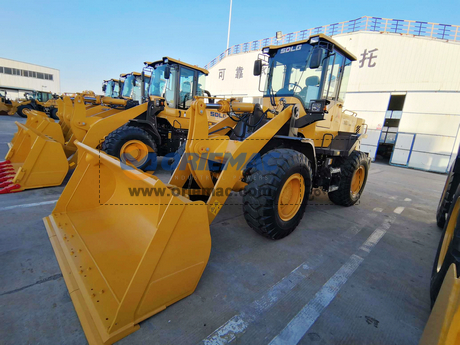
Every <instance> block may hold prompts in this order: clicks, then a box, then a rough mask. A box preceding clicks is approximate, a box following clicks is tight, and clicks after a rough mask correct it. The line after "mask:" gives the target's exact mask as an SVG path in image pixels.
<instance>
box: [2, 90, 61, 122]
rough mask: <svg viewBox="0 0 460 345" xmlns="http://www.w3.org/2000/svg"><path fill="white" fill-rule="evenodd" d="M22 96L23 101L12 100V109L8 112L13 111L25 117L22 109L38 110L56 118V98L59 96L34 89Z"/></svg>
mask: <svg viewBox="0 0 460 345" xmlns="http://www.w3.org/2000/svg"><path fill="white" fill-rule="evenodd" d="M24 96H25V100H24V101H18V102H13V109H11V111H10V113H11V112H13V111H14V112H15V113H17V114H18V115H19V116H21V117H27V115H26V114H25V113H24V110H26V109H28V110H38V111H42V112H44V113H46V114H48V115H49V116H50V117H51V118H53V119H55V120H58V117H57V115H56V113H57V107H56V99H57V98H59V97H58V96H57V95H55V94H52V93H51V92H44V91H34V92H26V93H25V94H24ZM13 114H14V113H13Z"/></svg>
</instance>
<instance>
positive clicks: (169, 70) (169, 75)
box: [165, 66, 171, 79]
mask: <svg viewBox="0 0 460 345" xmlns="http://www.w3.org/2000/svg"><path fill="white" fill-rule="evenodd" d="M170 77H171V66H166V67H165V79H169V78H170Z"/></svg>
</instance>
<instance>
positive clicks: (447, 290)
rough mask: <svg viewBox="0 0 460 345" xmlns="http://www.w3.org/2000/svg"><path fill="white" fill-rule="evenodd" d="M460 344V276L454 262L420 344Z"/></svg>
mask: <svg viewBox="0 0 460 345" xmlns="http://www.w3.org/2000/svg"><path fill="white" fill-rule="evenodd" d="M458 344H460V278H457V269H456V266H455V264H452V265H451V266H450V268H449V270H448V271H447V274H446V276H445V278H444V282H443V283H442V287H441V290H440V291H439V295H438V297H437V299H436V303H435V304H434V307H433V310H432V311H431V314H430V317H429V319H428V322H427V324H426V326H425V330H424V331H423V335H422V338H421V339H420V343H419V345H458Z"/></svg>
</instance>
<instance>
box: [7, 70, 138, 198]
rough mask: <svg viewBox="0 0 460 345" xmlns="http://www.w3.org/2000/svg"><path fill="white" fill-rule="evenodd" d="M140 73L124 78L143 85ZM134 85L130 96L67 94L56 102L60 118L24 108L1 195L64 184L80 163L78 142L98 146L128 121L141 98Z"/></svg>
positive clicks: (12, 143) (10, 153)
mask: <svg viewBox="0 0 460 345" xmlns="http://www.w3.org/2000/svg"><path fill="white" fill-rule="evenodd" d="M137 74H138V75H139V76H136V77H135V78H130V77H129V76H131V75H133V73H130V74H127V75H126V76H125V77H127V78H129V79H130V82H132V83H136V80H137V82H138V83H139V85H140V84H141V83H142V82H141V80H140V74H139V73H137ZM128 84H129V82H125V83H124V86H125V87H127V88H129V85H128ZM139 87H140V86H139ZM139 87H137V88H139ZM134 89H135V88H130V91H126V92H125V94H126V95H128V96H131V97H129V98H128V97H127V98H125V99H120V98H110V97H100V96H96V95H94V93H92V92H87V91H86V92H84V93H82V94H77V96H76V97H75V98H73V101H72V98H71V97H69V96H64V98H63V100H57V101H56V102H57V103H58V104H60V106H59V107H58V109H62V111H60V112H59V116H60V117H61V119H62V120H61V121H60V122H59V123H56V122H55V121H54V120H53V119H49V118H47V117H46V116H45V115H44V113H43V112H37V111H27V110H25V112H27V114H28V120H27V121H26V123H25V124H21V123H19V122H16V125H17V127H18V132H17V133H16V134H15V136H14V137H13V140H12V142H11V144H10V145H9V146H10V149H9V151H8V153H7V155H6V157H5V161H4V162H1V163H0V194H6V193H14V192H20V191H22V190H24V189H30V188H40V187H48V186H58V185H60V184H61V183H62V181H63V180H64V178H65V176H66V174H67V173H68V171H69V169H73V168H74V167H75V165H76V162H77V156H76V155H75V153H76V150H77V148H76V146H75V144H74V141H75V140H79V141H81V142H85V143H88V144H89V145H91V147H97V146H98V145H99V143H100V142H101V141H102V140H103V139H104V133H106V132H105V131H109V132H110V131H111V130H113V129H115V128H117V127H120V126H121V125H123V124H124V123H126V122H127V120H128V119H129V118H130V117H131V115H130V114H131V113H129V111H131V112H132V109H133V107H136V106H137V105H138V104H139V102H140V100H136V99H135V98H136V97H137V96H136V95H135V94H134V91H133V90H134ZM139 94H140V93H139ZM133 98H134V99H133ZM88 102H89V103H90V105H88ZM98 103H102V104H98ZM125 110H127V111H128V117H127V118H123V117H121V118H120V117H115V116H114V115H116V114H118V113H122V112H124V111H125ZM125 115H126V114H125ZM107 118H111V119H112V120H111V121H110V123H111V125H112V126H114V127H111V126H110V124H109V125H107V124H106V122H100V121H101V120H103V119H107ZM117 121H119V122H117ZM98 122H99V123H98ZM97 123H98V124H97ZM101 133H102V134H101ZM87 134H88V135H87Z"/></svg>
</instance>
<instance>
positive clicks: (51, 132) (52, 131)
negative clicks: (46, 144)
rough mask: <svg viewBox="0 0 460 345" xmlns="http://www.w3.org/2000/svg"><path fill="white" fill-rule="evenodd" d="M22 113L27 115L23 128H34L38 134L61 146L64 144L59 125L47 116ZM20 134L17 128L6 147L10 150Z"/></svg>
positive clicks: (20, 128)
mask: <svg viewBox="0 0 460 345" xmlns="http://www.w3.org/2000/svg"><path fill="white" fill-rule="evenodd" d="M24 113H25V114H26V115H27V121H26V123H25V127H27V128H34V129H36V130H37V131H39V132H40V133H42V134H44V135H46V136H49V137H51V138H53V139H54V140H56V141H57V142H59V143H61V144H64V134H63V133H62V129H61V126H60V125H59V123H57V122H55V121H54V120H53V119H51V118H49V117H48V115H46V114H45V113H43V112H41V111H36V110H24ZM21 134H22V127H19V126H18V131H17V132H16V133H15V134H14V136H13V139H12V140H11V142H10V145H8V146H9V147H10V148H11V147H12V146H13V144H14V142H15V141H16V140H17V139H18V138H19V137H20V136H21Z"/></svg>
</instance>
